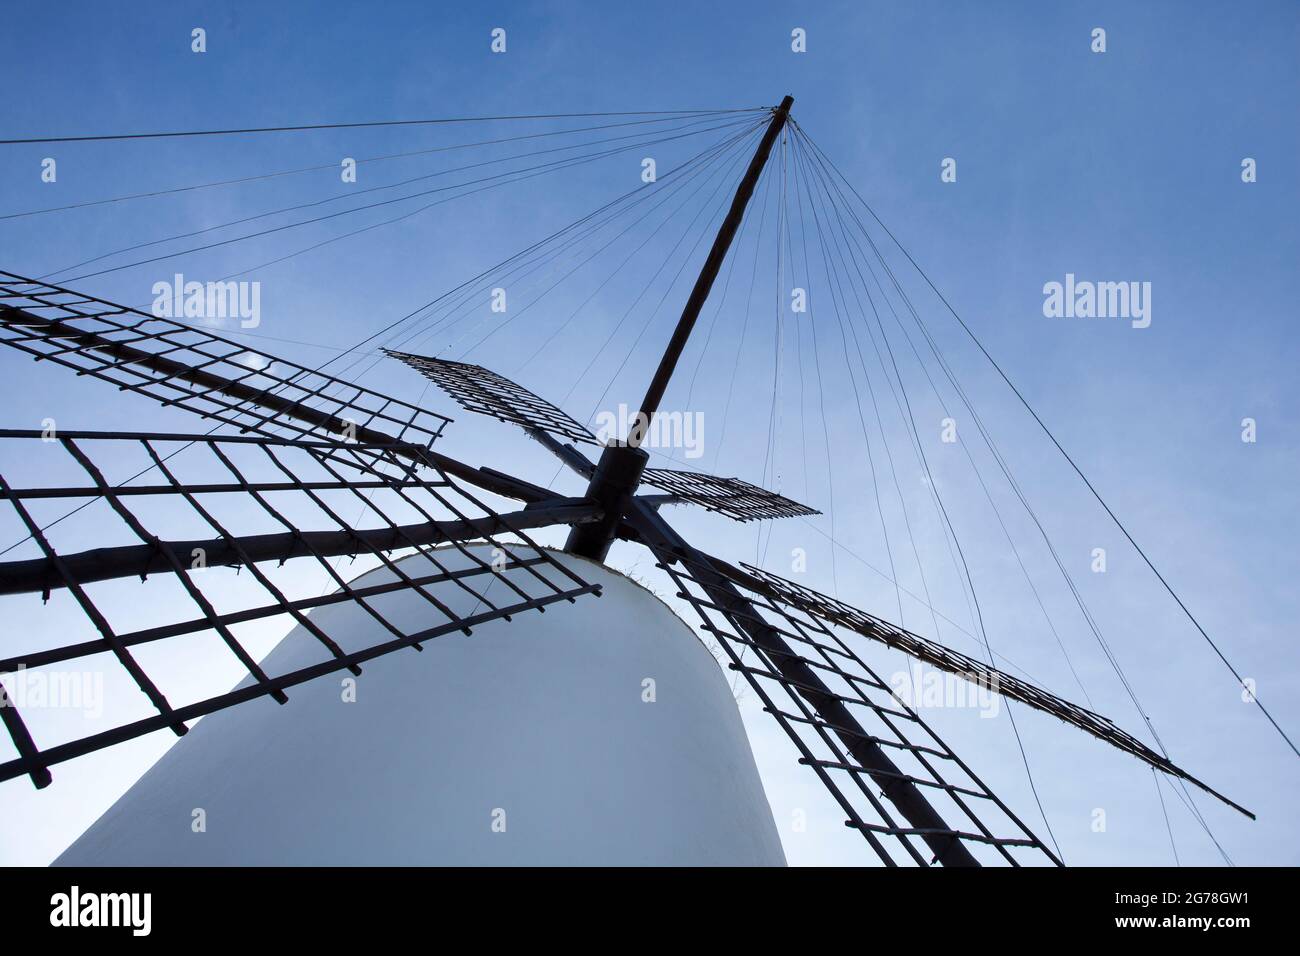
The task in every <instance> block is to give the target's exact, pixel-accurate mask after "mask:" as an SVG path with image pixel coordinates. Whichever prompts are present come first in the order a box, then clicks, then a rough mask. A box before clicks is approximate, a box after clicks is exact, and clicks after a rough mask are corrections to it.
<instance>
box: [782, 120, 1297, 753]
mask: <svg viewBox="0 0 1300 956" xmlns="http://www.w3.org/2000/svg"><path fill="white" fill-rule="evenodd" d="M804 136H805V137H806V138H807V139H808V142H809V143H810V145H811V146H812V148H813V149H814V150H815V151H816V152H817V153H818V155H819V156H822V157H823V158H824V157H825V154H824V153H822V151H821V149H820V148H819V147H818V146H817V145H816V143H813V142H812V140H811V138H810V137H807V134H806V133H805V134H804ZM825 161H826V162H827V163H828V165H829V166H830V167H831V168H832V169H833V170H834V171H835V173H836V175H837V176H838V177H839V178H840V179H841V180H843V181H844V183H845V185H847V186H848V187H849V189H850V190H852V192H853V194H854V196H856V197H857V199H858V201H859V202H860V203H862V206H863V207H864V208H865V209H866V210H867V212H868V213H870V215H871V217H872V218H873V219H874V220H875V221H876V222H877V224H879V225H880V227H881V229H883V230H884V231H885V234H886V235H888V236H889V238H890V240H891V241H892V242H893V243H894V245H895V246H897V247H898V249H899V251H900V252H902V253H903V255H904V256H906V257H907V260H908V262H910V263H911V264H912V267H913V268H915V269H916V271H917V273H918V274H920V276H921V277H922V278H923V279H924V280H925V282H926V284H927V285H928V286H929V287H930V289H931V290H932V291H933V292H934V294H935V295H936V296H938V298H939V301H940V302H942V303H943V305H944V307H945V308H946V309H947V310H948V312H949V313H950V314H951V315H952V317H953V318H954V319H956V320H957V322H958V324H959V325H961V327H962V330H963V331H965V333H966V334H967V335H968V336H969V337H970V339H971V341H972V342H974V343H975V346H976V347H977V348H978V349H979V350H980V352H981V353H982V354H983V355H984V357H985V358H986V359H988V362H989V364H990V365H992V366H993V369H994V370H995V371H996V372H997V373H998V375H999V377H1001V379H1002V381H1003V382H1005V383H1006V385H1007V387H1008V388H1010V389H1011V391H1012V392H1013V393H1014V394H1015V396H1016V398H1017V399H1018V400H1019V401H1020V404H1021V405H1023V406H1024V408H1025V410H1026V411H1027V412H1029V414H1030V416H1032V417H1033V419H1034V421H1035V422H1036V423H1037V425H1038V427H1039V428H1040V429H1042V431H1043V434H1045V435H1046V436H1047V437H1048V439H1050V440H1051V442H1052V444H1053V445H1055V446H1056V449H1057V451H1059V452H1060V453H1061V455H1062V457H1063V458H1064V459H1065V460H1066V462H1068V463H1069V465H1070V467H1071V468H1072V469H1073V470H1074V473H1075V474H1076V475H1078V476H1079V478H1080V479H1081V480H1082V481H1083V483H1084V485H1085V486H1087V488H1088V491H1089V492H1091V494H1092V496H1093V497H1094V498H1095V499H1096V500H1097V503H1098V504H1100V505H1101V507H1102V508H1103V510H1105V512H1106V514H1107V516H1109V518H1110V519H1111V521H1113V522H1114V524H1115V527H1117V528H1119V530H1120V532H1121V533H1122V534H1123V535H1124V537H1125V538H1126V539H1128V542H1129V544H1131V545H1132V546H1133V549H1134V550H1135V551H1136V552H1137V553H1138V555H1139V556H1141V558H1142V560H1143V562H1145V564H1146V566H1147V567H1148V568H1150V569H1151V573H1152V574H1154V575H1155V576H1156V579H1157V580H1158V581H1159V582H1160V584H1161V585H1162V586H1163V587H1164V589H1165V590H1166V591H1167V592H1168V593H1169V596H1170V597H1172V598H1173V599H1174V602H1175V603H1176V604H1177V605H1178V607H1179V609H1180V610H1181V611H1182V612H1183V614H1184V615H1185V616H1186V617H1187V619H1188V620H1189V621H1191V623H1192V625H1193V626H1194V627H1195V628H1196V630H1197V631H1198V632H1200V635H1201V637H1203V638H1204V639H1205V641H1206V643H1207V644H1209V645H1210V647H1211V648H1212V649H1213V650H1214V653H1215V654H1216V655H1217V656H1218V658H1219V660H1220V661H1222V662H1223V664H1224V666H1225V667H1227V668H1228V670H1229V672H1231V674H1232V676H1233V677H1235V678H1236V679H1237V682H1238V683H1239V684H1240V685H1241V686H1242V687H1243V688H1246V689H1247V690H1248V691H1249V690H1250V688H1249V685H1248V684H1247V683H1246V682H1245V680H1244V679H1243V678H1242V676H1241V674H1240V673H1238V672H1237V668H1236V667H1234V666H1233V664H1232V662H1231V661H1229V660H1228V658H1227V657H1226V656H1225V655H1224V653H1223V651H1222V650H1220V649H1219V646H1218V644H1216V643H1215V641H1214V639H1213V638H1211V637H1210V635H1209V634H1208V633H1207V632H1206V630H1205V628H1204V627H1202V626H1201V623H1200V621H1198V620H1197V619H1196V617H1195V615H1193V614H1192V612H1191V611H1190V610H1189V609H1188V607H1187V605H1186V604H1184V603H1183V600H1182V598H1181V597H1179V596H1178V593H1177V592H1176V591H1175V590H1174V589H1173V586H1172V585H1170V583H1169V582H1168V581H1167V580H1166V579H1165V576H1164V575H1163V574H1161V573H1160V571H1159V569H1158V568H1157V567H1156V566H1155V564H1154V562H1152V560H1151V558H1149V557H1148V556H1147V553H1146V552H1145V551H1144V550H1143V549H1142V547H1141V546H1140V545H1139V544H1138V543H1137V541H1136V540H1134V538H1133V535H1132V534H1130V533H1129V530H1128V528H1127V527H1126V526H1125V525H1124V523H1123V522H1122V521H1120V520H1119V517H1118V516H1117V515H1116V514H1115V512H1114V511H1113V510H1111V507H1110V505H1109V504H1107V503H1106V500H1105V499H1104V498H1102V496H1101V494H1100V492H1098V491H1097V489H1096V487H1095V486H1094V485H1093V483H1092V482H1091V481H1090V480H1089V479H1088V476H1087V475H1085V474H1084V473H1083V470H1082V469H1081V468H1080V467H1079V465H1078V464H1077V463H1076V462H1075V460H1074V459H1073V458H1072V457H1071V456H1070V454H1069V453H1068V452H1067V451H1066V450H1065V448H1064V447H1063V446H1062V445H1061V443H1060V441H1058V440H1057V438H1056V435H1055V434H1054V433H1053V432H1052V430H1051V429H1050V428H1048V427H1047V424H1046V423H1045V422H1044V421H1043V419H1042V418H1041V417H1040V416H1039V415H1038V412H1036V411H1035V410H1034V408H1033V406H1032V405H1030V404H1029V401H1028V399H1026V398H1025V396H1024V395H1023V394H1022V393H1021V391H1020V389H1018V388H1016V386H1015V385H1014V384H1013V383H1012V381H1011V379H1010V378H1009V377H1008V376H1007V374H1006V372H1004V371H1003V370H1002V366H1000V365H999V364H998V363H997V361H996V360H995V359H994V358H993V356H992V355H991V354H989V351H988V350H987V349H986V348H985V347H984V345H983V343H982V342H981V341H980V340H979V338H978V337H977V336H976V335H975V333H974V332H973V331H972V330H971V328H970V326H969V325H967V324H966V322H965V320H963V319H962V317H961V316H960V315H959V314H958V312H957V310H956V309H955V308H953V306H952V303H950V302H949V301H948V299H947V297H945V296H944V294H943V293H942V292H940V291H939V288H938V287H937V286H936V285H935V284H934V281H933V280H932V279H931V278H930V277H929V275H928V274H927V273H926V272H925V270H924V269H922V268H921V266H920V265H919V264H918V263H917V262H916V260H915V259H914V258H913V257H912V255H911V253H910V252H908V251H907V248H906V247H905V246H904V245H903V244H902V243H901V242H900V241H899V240H898V237H897V236H895V235H894V234H893V232H891V231H890V229H889V227H888V226H886V225H885V224H884V222H882V221H881V219H880V217H879V216H877V215H876V213H875V210H873V209H872V208H871V205H870V204H869V203H868V202H867V201H866V200H865V199H863V198H862V196H861V194H860V193H858V191H857V190H856V189H854V187H853V184H852V183H851V182H849V180H848V179H847V178H846V177H845V176H844V174H843V173H842V172H841V171H840V170H839V169H838V168H837V167H836V166H835V164H834V163H832V162H830V160H829V159H825ZM1251 696H1252V699H1253V700H1254V702H1255V704H1256V705H1257V706H1258V707H1259V709H1260V712H1261V713H1262V714H1264V716H1265V717H1266V718H1267V719H1268V722H1269V723H1270V724H1272V725H1273V729H1274V730H1276V731H1277V732H1278V734H1280V735H1281V737H1282V739H1283V740H1285V741H1286V743H1287V745H1288V746H1289V747H1290V748H1291V750H1292V751H1293V752H1294V753H1295V754H1296V756H1297V757H1300V748H1297V746H1296V744H1295V742H1294V741H1292V739H1291V737H1290V736H1289V735H1288V734H1287V733H1286V731H1284V730H1283V729H1282V726H1281V725H1280V724H1279V723H1278V722H1277V720H1276V719H1274V717H1273V715H1272V714H1271V713H1270V712H1269V711H1268V709H1267V708H1266V707H1265V706H1264V705H1263V704H1262V703H1261V702H1260V700H1259V698H1258V697H1257V696H1255V695H1254V693H1253V692H1251Z"/></svg>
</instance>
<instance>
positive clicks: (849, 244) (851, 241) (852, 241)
mask: <svg viewBox="0 0 1300 956" xmlns="http://www.w3.org/2000/svg"><path fill="white" fill-rule="evenodd" d="M814 162H815V158H814ZM814 168H815V169H816V172H817V176H818V181H819V184H820V185H821V188H822V191H823V193H824V194H825V196H826V197H827V200H828V201H829V202H830V203H831V204H832V205H834V204H835V196H834V195H832V193H831V189H832V187H833V186H834V183H831V182H829V181H828V180H827V179H826V176H825V170H824V169H821V168H818V167H814ZM837 192H838V191H837ZM841 198H842V197H841ZM844 211H848V212H850V215H851V211H849V210H844ZM836 219H837V224H838V226H839V237H843V240H844V245H843V248H847V249H848V250H849V257H850V259H852V261H853V265H854V268H855V270H856V272H857V276H858V280H859V281H860V282H861V283H862V288H863V290H864V291H865V292H866V294H867V300H868V302H869V303H870V305H871V309H872V312H873V313H874V314H875V315H876V322H877V324H878V325H880V324H881V317H880V313H879V310H878V309H877V307H876V303H875V297H874V296H873V295H872V294H871V289H870V287H869V286H868V284H867V282H866V277H865V276H863V275H862V269H861V266H860V265H859V262H858V256H855V255H854V254H853V253H854V249H855V247H856V250H857V253H858V254H859V255H862V257H863V259H864V261H865V264H866V267H867V270H868V272H870V274H871V276H872V278H873V279H874V280H875V281H876V286H877V288H878V289H879V290H880V293H881V296H882V298H883V299H884V300H885V304H886V305H887V306H888V307H889V310H890V313H891V314H892V315H893V318H894V321H895V323H896V324H897V325H898V327H899V329H900V331H901V332H902V333H903V336H904V339H905V340H906V342H907V344H908V346H909V347H910V348H911V350H912V354H913V356H914V357H915V358H916V361H917V364H918V366H920V368H921V370H922V372H923V374H924V375H925V379H926V382H927V383H928V384H929V386H930V389H931V391H932V392H933V393H934V395H935V397H936V399H937V400H938V401H939V404H940V406H941V408H943V410H944V414H945V415H946V414H947V404H946V402H945V401H944V399H943V396H942V395H941V394H940V392H939V389H938V387H937V386H936V385H935V382H934V379H933V377H932V376H931V375H930V371H929V369H928V368H926V366H925V363H924V361H923V360H922V358H921V355H920V353H919V352H918V351H917V348H916V345H915V344H914V343H913V342H912V338H911V335H910V334H909V333H908V331H907V329H906V327H905V326H904V325H903V324H902V320H901V319H900V318H899V316H898V312H897V310H896V309H894V306H893V303H892V302H891V301H890V300H889V297H888V296H887V295H886V293H885V289H884V286H883V284H882V283H881V282H880V279H879V277H878V276H877V275H876V272H875V269H874V268H873V267H872V266H871V263H870V261H867V260H866V257H865V253H864V251H863V249H862V247H861V244H860V243H858V242H857V241H856V237H852V236H851V235H850V233H849V230H848V229H847V228H846V224H845V222H844V217H843V212H842V211H841V209H840V208H839V207H838V206H837V207H836ZM833 237H834V238H835V240H836V248H837V249H841V246H840V241H839V237H835V236H834V234H833ZM868 239H870V237H868ZM841 258H843V250H842V249H841ZM882 264H884V263H882ZM884 265H885V266H886V268H887V264H884ZM850 287H851V288H853V289H854V295H855V298H856V297H857V291H856V287H854V286H853V284H852V282H850ZM895 288H896V290H897V292H898V293H899V295H900V297H902V298H903V299H904V301H905V303H906V304H907V306H908V308H909V310H911V311H912V312H913V315H914V317H915V318H916V319H917V321H918V326H919V327H920V328H921V330H922V332H923V334H926V335H927V341H928V342H929V344H930V347H931V351H932V352H934V353H935V357H936V359H937V360H938V361H939V362H940V365H941V367H943V368H944V371H945V374H947V375H948V378H949V381H950V382H951V383H952V384H953V386H954V388H956V389H957V391H958V394H959V396H961V397H962V399H963V401H964V402H966V404H967V408H968V410H970V411H971V414H972V416H973V417H974V418H975V421H976V424H977V426H980V427H981V435H982V436H983V437H984V439H985V442H986V443H988V444H989V445H990V447H991V448H992V438H991V436H990V435H988V434H987V432H986V431H985V430H984V429H983V427H982V422H981V421H980V419H979V416H978V415H976V414H975V412H974V410H973V408H971V407H970V404H969V401H968V400H967V399H966V398H965V393H964V392H963V391H962V390H961V387H960V385H958V384H957V383H956V380H955V377H954V376H953V374H952V373H951V371H950V370H949V369H948V368H947V367H946V364H945V363H944V362H943V357H942V354H941V353H939V352H938V349H937V346H936V345H935V344H934V342H933V341H932V340H931V339H930V338H929V336H928V330H926V329H925V326H924V324H923V323H920V321H919V316H916V315H915V310H914V309H913V308H912V306H911V303H910V302H909V301H907V300H906V296H905V295H904V294H903V292H902V289H901V287H900V286H898V285H897V284H895ZM858 303H859V309H861V300H860V299H859V300H858ZM867 328H868V332H870V326H869V325H868V327H867ZM881 334H882V335H883V334H884V329H883V326H882V328H881ZM855 340H856V334H855ZM873 343H874V335H873ZM891 387H892V386H891ZM959 444H960V445H961V448H962V451H963V453H964V454H965V456H966V458H967V460H968V461H969V463H970V465H971V469H972V471H973V472H974V474H975V477H976V479H977V480H978V481H979V484H980V487H981V489H982V490H983V491H984V495H985V498H986V499H987V500H988V502H989V506H990V507H991V508H992V510H993V513H994V515H995V517H996V518H997V521H998V524H999V526H1000V527H1001V528H1002V532H1003V534H1004V535H1005V537H1006V539H1007V543H1008V545H1009V546H1010V547H1011V551H1012V554H1013V555H1014V556H1015V559H1016V563H1017V564H1018V565H1019V567H1020V570H1021V574H1022V575H1023V577H1024V579H1025V583H1026V584H1027V585H1028V586H1029V590H1030V592H1031V593H1032V594H1033V596H1034V600H1035V601H1036V602H1037V604H1038V607H1039V610H1040V611H1041V613H1042V615H1043V618H1044V620H1045V621H1046V623H1047V626H1048V629H1049V630H1050V631H1051V633H1052V636H1053V637H1054V638H1055V640H1056V644H1057V647H1058V648H1059V649H1060V651H1061V654H1062V656H1063V657H1064V659H1065V663H1066V666H1067V667H1068V668H1069V670H1070V673H1071V675H1072V676H1073V677H1074V680H1075V683H1076V684H1077V685H1078V687H1079V690H1080V691H1081V692H1082V694H1083V696H1084V698H1085V699H1086V700H1087V702H1088V705H1089V706H1090V707H1091V706H1092V700H1091V697H1090V695H1089V694H1088V691H1087V688H1085V687H1084V685H1083V681H1082V679H1081V678H1080V677H1079V674H1078V671H1077V670H1076V668H1075V666H1074V661H1073V660H1072V659H1071V657H1070V654H1069V652H1068V650H1067V649H1066V647H1065V643H1064V641H1063V640H1062V639H1061V636H1060V633H1059V632H1058V631H1057V628H1056V625H1055V623H1054V622H1053V620H1052V617H1051V615H1050V614H1049V613H1048V611H1047V607H1046V605H1045V604H1044V603H1043V600H1042V598H1041V596H1040V595H1039V592H1038V588H1037V586H1036V585H1035V584H1034V582H1033V579H1032V577H1030V575H1029V571H1028V569H1027V568H1026V566H1025V563H1024V560H1023V559H1022V558H1021V555H1020V549H1019V548H1017V547H1016V543H1015V541H1014V539H1013V538H1012V536H1011V532H1010V529H1009V528H1008V527H1007V525H1006V522H1005V520H1004V519H1003V517H1002V512H1001V509H999V508H998V506H997V503H996V501H995V500H994V499H993V495H992V492H991V491H990V490H989V488H988V485H987V483H986V482H985V481H984V476H983V475H982V474H981V473H980V470H979V467H978V465H977V464H976V462H975V458H974V456H973V455H972V453H971V450H970V448H969V447H968V446H967V444H966V443H964V442H962V443H959ZM1004 470H1005V469H1004ZM1007 479H1008V481H1009V482H1012V484H1013V487H1014V480H1013V479H1012V478H1011V476H1010V474H1009V473H1008V474H1007ZM1025 504H1026V507H1027V502H1025ZM1030 513H1031V516H1032V510H1031V512H1030ZM1040 527H1041V526H1040ZM1044 534H1045V532H1044ZM1048 544H1049V547H1050V540H1049V542H1048ZM918 560H919V558H918ZM1058 565H1059V562H1058ZM1060 571H1061V573H1062V574H1063V575H1065V574H1066V572H1065V568H1064V566H1060ZM922 574H923V575H924V572H922ZM1067 580H1068V575H1067ZM936 626H937V622H936ZM1102 643H1103V648H1105V644H1104V640H1103V642H1102Z"/></svg>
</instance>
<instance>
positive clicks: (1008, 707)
mask: <svg viewBox="0 0 1300 956" xmlns="http://www.w3.org/2000/svg"><path fill="white" fill-rule="evenodd" d="M809 202H810V205H811V206H812V210H813V216H814V218H815V219H816V221H817V230H818V235H819V236H821V231H822V230H821V219H820V217H819V216H818V215H817V205H816V203H815V201H814V200H813V199H812V197H811V196H810V198H809ZM830 211H831V210H828V216H829V212H830ZM837 215H838V213H837ZM822 246H823V253H824V254H825V240H824V239H822ZM882 331H883V330H882ZM885 347H886V349H887V350H888V351H889V354H890V362H891V363H892V364H893V367H894V375H895V377H896V378H897V379H898V382H899V387H900V389H901V390H902V395H903V402H904V404H905V405H906V406H907V410H908V417H909V419H910V421H911V426H912V432H913V434H914V436H915V438H916V442H917V448H918V450H919V451H920V453H921V462H922V465H923V467H924V469H925V475H926V478H927V479H928V481H929V485H930V490H931V492H932V493H933V494H934V496H935V501H936V502H937V503H938V505H939V510H940V513H941V514H942V517H943V521H944V522H945V524H947V526H948V530H949V533H950V534H951V535H952V537H953V542H954V544H955V545H956V547H957V553H958V555H959V556H960V558H961V564H962V568H963V569H964V571H965V575H966V581H967V586H968V587H969V588H970V591H971V596H972V599H973V600H974V602H975V611H976V616H977V618H978V624H979V632H980V637H981V639H982V640H983V643H984V648H985V652H986V653H987V654H988V658H989V663H990V664H993V663H994V659H993V647H992V645H991V644H990V642H989V639H988V632H987V631H986V630H985V627H984V615H983V612H982V610H981V609H980V604H979V598H978V595H977V594H976V592H975V582H974V579H973V578H972V576H971V573H970V568H969V566H968V565H967V563H966V555H965V552H964V550H963V549H962V547H961V541H960V539H959V538H958V537H957V531H956V528H955V527H953V524H952V521H951V519H950V518H949V516H948V510H947V508H946V507H945V506H944V504H943V498H942V496H941V495H940V494H939V489H938V487H937V486H936V485H935V482H934V475H933V473H932V472H931V470H930V464H929V459H928V456H927V455H926V454H925V449H924V447H923V446H922V444H921V441H920V436H919V434H918V433H917V426H916V416H915V413H914V412H913V411H912V405H911V400H910V399H909V398H908V396H907V388H906V385H904V384H903V378H902V374H901V372H900V371H899V369H898V364H897V361H896V360H895V359H894V355H893V349H892V347H890V345H889V341H888V339H886V340H885ZM1005 706H1006V711H1007V718H1008V719H1009V720H1010V722H1011V729H1012V732H1013V734H1014V735H1015V738H1016V746H1017V747H1018V748H1019V750H1020V757H1021V761H1022V762H1023V764H1024V767H1025V776H1026V777H1027V779H1028V781H1029V789H1030V791H1031V793H1032V794H1033V797H1034V802H1035V803H1036V804H1037V805H1038V812H1039V815H1040V816H1041V817H1042V819H1043V825H1044V826H1045V827H1046V828H1047V835H1048V837H1049V838H1050V839H1051V841H1052V845H1053V847H1055V849H1056V855H1057V856H1058V857H1062V858H1064V855H1063V854H1062V853H1061V847H1060V844H1059V843H1058V842H1057V840H1056V834H1055V833H1054V832H1053V830H1052V824H1051V821H1050V820H1048V818H1047V811H1046V809H1045V808H1044V807H1043V802H1042V798H1041V797H1040V796H1039V793H1038V785H1037V783H1036V782H1035V780H1034V774H1033V770H1032V769H1031V768H1030V766H1029V755H1028V753H1027V752H1026V751H1025V745H1024V741H1023V740H1022V739H1021V736H1020V728H1019V727H1018V726H1017V725H1016V719H1015V715H1014V714H1013V713H1012V707H1011V702H1010V701H1006V702H1005Z"/></svg>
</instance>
